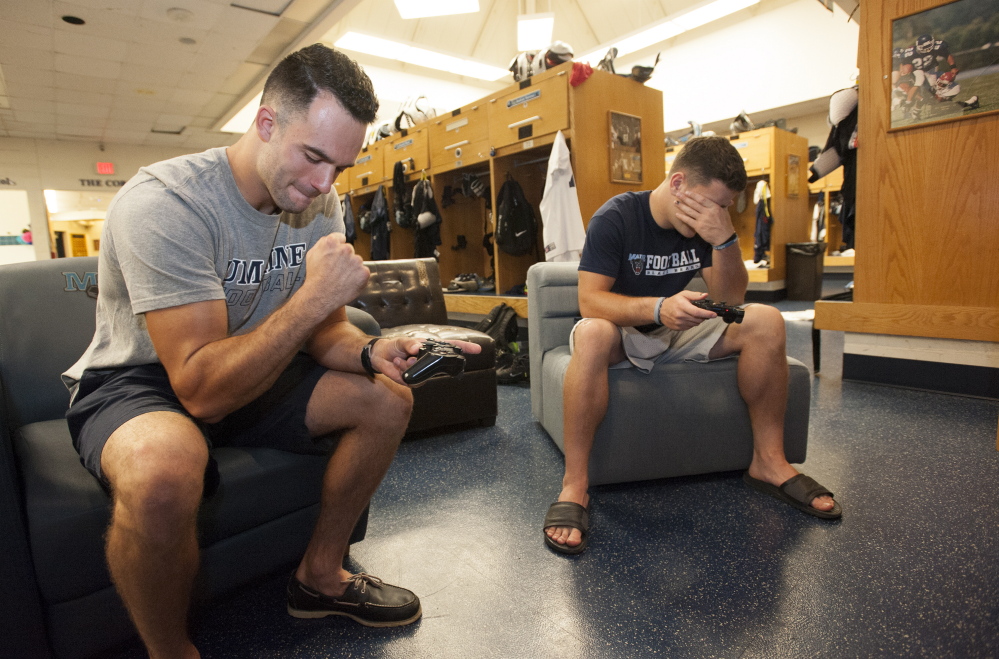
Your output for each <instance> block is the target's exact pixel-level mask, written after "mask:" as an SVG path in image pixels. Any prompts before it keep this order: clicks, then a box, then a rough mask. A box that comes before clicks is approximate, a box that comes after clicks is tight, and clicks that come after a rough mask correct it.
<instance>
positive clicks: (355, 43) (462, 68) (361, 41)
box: [334, 32, 510, 81]
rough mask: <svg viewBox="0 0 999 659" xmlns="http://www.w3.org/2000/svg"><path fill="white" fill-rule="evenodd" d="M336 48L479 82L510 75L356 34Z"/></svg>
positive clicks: (506, 71)
mask: <svg viewBox="0 0 999 659" xmlns="http://www.w3.org/2000/svg"><path fill="white" fill-rule="evenodd" d="M334 45H335V46H336V47H337V48H342V49H344V50H353V51H355V52H358V53H365V54H367V55H374V56H375V57H385V58H388V59H394V60H398V61H400V62H405V63H407V64H415V65H417V66H425V67H427V68H429V69H437V70H439V71H447V72H448V73H453V74H455V75H461V76H468V77H470V78H478V79H479V80H489V81H494V80H499V79H500V78H502V77H503V76H505V75H508V74H509V73H510V71H509V70H507V69H501V68H500V67H498V66H492V65H491V64H485V63H483V62H477V61H475V60H471V59H467V58H462V57H456V56H455V55H447V54H445V53H440V52H437V51H434V50H428V49H426V48H422V47H420V46H413V45H410V44H407V43H402V42H399V41H389V40H388V39H381V38H379V37H372V36H370V35H367V34H360V33H358V32H348V33H346V34H345V35H343V36H342V37H340V38H339V39H337V41H336V43H335V44H334Z"/></svg>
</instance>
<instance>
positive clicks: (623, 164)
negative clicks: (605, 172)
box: [610, 112, 642, 183]
mask: <svg viewBox="0 0 999 659" xmlns="http://www.w3.org/2000/svg"><path fill="white" fill-rule="evenodd" d="M610 165H611V171H610V175H611V181H614V182H615V183H641V182H642V118H641V117H636V116H633V115H630V114H624V113H621V112H611V113H610Z"/></svg>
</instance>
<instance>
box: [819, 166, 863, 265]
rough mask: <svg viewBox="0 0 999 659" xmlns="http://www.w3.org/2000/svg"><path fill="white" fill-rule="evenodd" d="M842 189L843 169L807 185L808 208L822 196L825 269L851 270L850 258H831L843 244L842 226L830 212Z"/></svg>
mask: <svg viewBox="0 0 999 659" xmlns="http://www.w3.org/2000/svg"><path fill="white" fill-rule="evenodd" d="M842 187H843V168H842V167H837V168H836V169H834V170H833V171H831V172H829V173H828V174H826V175H825V176H823V177H822V178H820V179H819V180H818V181H815V182H814V183H809V184H808V193H809V206H810V207H811V208H814V206H815V204H817V203H818V201H819V194H820V193H823V194H822V205H823V210H825V214H826V237H825V242H826V256H825V266H826V267H827V268H852V267H853V257H852V256H833V255H832V253H833V252H835V251H837V250H839V248H840V247H841V246H842V244H843V224H842V223H841V222H840V221H839V217H838V216H837V215H836V214H835V213H833V212H832V204H831V201H832V200H833V199H834V198H835V197H836V195H837V194H838V193H839V191H840V188H842Z"/></svg>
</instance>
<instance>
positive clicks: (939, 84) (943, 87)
mask: <svg viewBox="0 0 999 659" xmlns="http://www.w3.org/2000/svg"><path fill="white" fill-rule="evenodd" d="M933 91H934V93H936V95H937V98H939V99H941V100H944V99H951V98H953V97H955V96H957V95H958V94H959V93H960V92H961V85H959V84H957V83H956V82H954V74H953V73H951V72H950V71H947V72H945V73H941V74H940V75H938V76H937V81H936V84H935V85H934V90H933Z"/></svg>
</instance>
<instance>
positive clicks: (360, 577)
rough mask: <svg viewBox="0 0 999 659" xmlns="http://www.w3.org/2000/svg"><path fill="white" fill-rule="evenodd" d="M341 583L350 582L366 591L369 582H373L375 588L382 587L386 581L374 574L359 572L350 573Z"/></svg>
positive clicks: (360, 589)
mask: <svg viewBox="0 0 999 659" xmlns="http://www.w3.org/2000/svg"><path fill="white" fill-rule="evenodd" d="M340 583H345V584H350V585H351V586H352V587H353V588H356V589H358V590H359V591H361V592H362V593H364V592H365V591H366V590H367V587H368V584H371V585H372V586H374V587H375V588H381V587H382V584H383V583H385V582H384V581H382V580H381V579H379V578H378V577H376V576H375V575H373V574H368V573H367V572H359V573H357V574H352V575H350V576H349V577H348V578H346V579H344V580H343V581H341V582H340Z"/></svg>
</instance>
